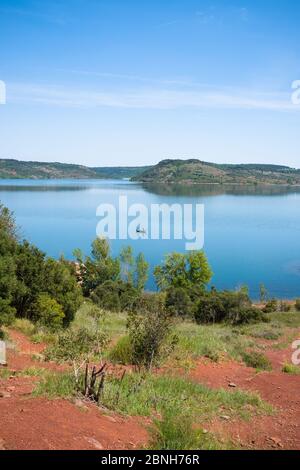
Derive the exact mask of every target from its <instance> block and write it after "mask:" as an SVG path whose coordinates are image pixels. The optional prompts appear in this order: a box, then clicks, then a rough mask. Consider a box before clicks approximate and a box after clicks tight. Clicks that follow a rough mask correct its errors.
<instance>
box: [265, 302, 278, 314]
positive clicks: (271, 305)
mask: <svg viewBox="0 0 300 470" xmlns="http://www.w3.org/2000/svg"><path fill="white" fill-rule="evenodd" d="M277 310H278V303H277V300H276V299H272V300H269V302H267V304H266V306H265V307H264V309H263V312H264V313H273V312H277Z"/></svg>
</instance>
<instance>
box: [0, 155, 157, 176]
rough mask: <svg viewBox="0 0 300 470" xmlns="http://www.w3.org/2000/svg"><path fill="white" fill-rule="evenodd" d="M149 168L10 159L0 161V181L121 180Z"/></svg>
mask: <svg viewBox="0 0 300 470" xmlns="http://www.w3.org/2000/svg"><path fill="white" fill-rule="evenodd" d="M148 168H149V167H120V168H118V167H115V168H107V167H98V168H89V167H86V166H83V165H73V164H68V163H42V162H24V161H20V160H12V159H0V179H10V178H12V179H13V178H17V179H62V178H74V179H96V178H98V179H108V178H112V179H123V178H128V179H130V178H132V177H133V176H136V175H138V174H139V173H141V172H143V171H146V170H147V169H148Z"/></svg>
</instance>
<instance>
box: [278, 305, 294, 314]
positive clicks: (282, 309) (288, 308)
mask: <svg viewBox="0 0 300 470" xmlns="http://www.w3.org/2000/svg"><path fill="white" fill-rule="evenodd" d="M291 309H292V306H291V305H290V304H288V303H287V302H280V304H279V311H280V312H283V313H288V312H290V311H291Z"/></svg>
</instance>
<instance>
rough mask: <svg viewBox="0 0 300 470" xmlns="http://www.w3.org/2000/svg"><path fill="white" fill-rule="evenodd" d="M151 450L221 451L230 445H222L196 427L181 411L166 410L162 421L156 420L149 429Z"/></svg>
mask: <svg viewBox="0 0 300 470" xmlns="http://www.w3.org/2000/svg"><path fill="white" fill-rule="evenodd" d="M149 434H150V442H149V447H148V448H149V449H150V450H174V449H176V450H221V449H229V448H231V447H232V446H231V445H230V444H227V445H224V444H223V445H221V444H220V443H219V442H218V441H217V440H216V439H215V438H214V437H213V436H212V435H211V434H209V433H208V432H207V431H203V430H202V429H196V428H195V427H194V423H193V419H192V418H191V416H188V415H182V413H181V411H180V410H174V409H166V410H164V411H163V412H162V417H161V419H154V422H153V424H152V426H151V427H150V428H149Z"/></svg>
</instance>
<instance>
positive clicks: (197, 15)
mask: <svg viewBox="0 0 300 470" xmlns="http://www.w3.org/2000/svg"><path fill="white" fill-rule="evenodd" d="M299 24H300V3H299V2H295V1H294V0H293V1H292V0H285V1H283V0H276V1H273V0H251V1H250V0H244V1H242V0H241V1H240V0H231V1H225V0H216V1H213V2H211V1H208V0H184V1H183V0H173V1H172V0H169V1H167V0H159V1H158V0H152V1H146V0H144V1H141V0H139V1H136V0H122V1H121V0H64V1H63V0H60V1H59V0H51V1H49V0H44V1H42V0H36V1H34V0H26V1H24V0H23V1H21V0H0V80H3V81H4V82H5V84H6V90H7V103H6V105H5V106H3V105H1V106H0V157H3V158H8V157H10V158H19V159H24V160H40V161H62V162H75V163H82V164H87V165H91V166H111V165H143V164H148V163H149V164H152V163H156V162H158V161H159V160H161V159H163V158H180V157H181V158H200V159H202V160H207V161H215V162H232V163H235V162H261V163H264V162H265V163H283V164H288V165H291V166H295V167H299V168H300V152H299V138H298V136H299V131H300V106H296V105H293V104H292V101H291V94H292V89H291V86H292V82H293V81H294V80H297V79H298V80H300V28H299Z"/></svg>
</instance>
